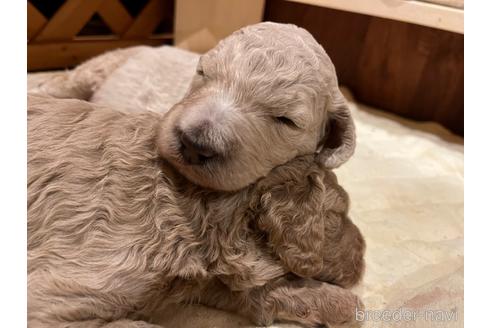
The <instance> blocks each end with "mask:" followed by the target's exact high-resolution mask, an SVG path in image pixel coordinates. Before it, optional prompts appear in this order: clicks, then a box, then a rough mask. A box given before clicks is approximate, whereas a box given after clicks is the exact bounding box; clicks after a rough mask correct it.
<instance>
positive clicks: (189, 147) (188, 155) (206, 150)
mask: <svg viewBox="0 0 492 328" xmlns="http://www.w3.org/2000/svg"><path fill="white" fill-rule="evenodd" d="M178 135H179V141H180V144H181V145H180V152H181V155H182V156H183V159H184V160H185V162H186V163H187V164H190V165H203V164H205V163H206V162H208V161H210V160H211V159H213V158H215V157H217V156H218V151H217V150H215V149H214V148H213V147H212V146H210V145H206V144H204V143H203V142H200V141H199V140H198V139H199V137H198V138H197V136H196V133H187V132H185V131H179V132H178Z"/></svg>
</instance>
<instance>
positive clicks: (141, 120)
mask: <svg viewBox="0 0 492 328" xmlns="http://www.w3.org/2000/svg"><path fill="white" fill-rule="evenodd" d="M158 119H159V117H158V116H157V115H156V114H153V113H150V112H145V113H139V114H123V113H120V112H118V111H115V110H112V109H109V108H104V107H100V106H97V105H94V104H91V103H87V102H84V101H79V100H63V99H53V98H42V97H36V96H29V97H28V142H27V149H28V190H27V192H28V195H27V196H28V204H27V205H28V249H29V250H33V249H34V248H37V247H40V246H41V245H42V244H43V243H45V242H46V241H47V240H48V239H50V238H57V236H58V235H60V236H64V238H65V242H66V243H68V244H72V245H77V244H80V243H81V242H82V241H81V240H76V239H77V238H83V236H84V231H78V232H77V233H76V232H75V230H77V229H82V230H83V228H82V227H83V226H87V227H88V226H90V224H91V222H92V221H94V220H97V218H98V217H99V218H100V217H109V218H110V219H114V218H116V217H122V216H127V217H129V216H131V215H130V212H131V211H132V202H133V201H134V200H135V198H138V196H139V191H138V190H135V186H142V187H148V188H147V189H145V190H142V191H140V192H141V193H142V197H145V196H146V195H147V194H152V193H153V191H152V188H153V186H155V180H156V177H157V176H158V175H159V174H160V173H159V172H160V170H159V168H158V166H159V156H158V153H157V149H156V147H155V142H154V139H155V133H156V125H157V122H158ZM109 205H111V206H112V207H113V208H115V207H117V206H119V209H120V210H121V212H120V213H113V212H109V213H108V211H110V210H111V209H110V206H109ZM123 213H125V214H123ZM92 223H93V222H92ZM72 237H73V238H74V240H69V239H70V238H72ZM65 242H64V243H65Z"/></svg>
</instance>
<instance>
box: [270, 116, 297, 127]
mask: <svg viewBox="0 0 492 328" xmlns="http://www.w3.org/2000/svg"><path fill="white" fill-rule="evenodd" d="M275 120H276V121H277V122H279V123H280V124H284V125H287V126H290V127H292V128H298V126H297V124H296V123H295V122H294V121H292V120H291V119H290V118H288V117H286V116H275Z"/></svg>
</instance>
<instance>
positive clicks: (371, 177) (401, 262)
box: [28, 47, 463, 328]
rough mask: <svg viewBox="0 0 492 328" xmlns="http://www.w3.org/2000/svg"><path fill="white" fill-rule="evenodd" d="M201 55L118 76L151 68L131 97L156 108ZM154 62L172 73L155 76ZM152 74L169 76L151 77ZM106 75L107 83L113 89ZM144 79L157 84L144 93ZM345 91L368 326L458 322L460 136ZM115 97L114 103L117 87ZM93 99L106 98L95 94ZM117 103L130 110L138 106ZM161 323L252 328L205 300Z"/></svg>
mask: <svg viewBox="0 0 492 328" xmlns="http://www.w3.org/2000/svg"><path fill="white" fill-rule="evenodd" d="M140 55H142V56H143V55H145V53H144V52H142V53H140ZM197 59H198V55H196V54H193V53H190V52H185V51H182V50H179V49H177V48H172V47H161V51H160V55H159V56H156V57H155V58H154V61H155V64H156V66H153V67H136V66H132V60H131V59H130V60H129V61H128V62H127V63H126V64H125V65H123V67H121V68H120V71H119V72H115V74H113V77H114V78H117V74H129V73H131V71H132V70H135V69H139V70H147V71H148V74H147V76H148V77H147V80H146V81H135V95H134V100H135V101H138V98H139V97H146V101H148V99H152V100H153V102H150V105H149V108H148V109H149V110H153V111H157V112H159V111H161V110H164V109H165V108H167V106H171V105H172V104H173V103H174V102H176V101H177V100H178V99H179V98H180V97H182V96H183V94H184V93H185V92H186V88H187V83H188V82H189V80H190V78H191V75H192V74H193V71H194V68H195V64H196V61H197ZM156 69H158V70H161V71H163V72H166V74H152V73H153V72H155V70H156ZM53 74H58V73H56V72H54V73H36V74H29V75H28V90H29V89H33V88H35V87H36V86H37V85H38V84H39V83H41V82H42V81H43V80H44V79H46V78H47V77H49V76H51V75H53ZM154 76H161V77H162V76H165V78H164V79H161V80H159V81H154V80H153V79H154ZM109 80H111V79H108V81H107V84H106V85H103V86H102V88H108V87H109V86H110V85H111V86H112V87H114V84H113V83H112V82H111V81H109ZM113 82H114V81H113ZM142 84H149V85H156V87H155V88H151V89H147V90H146V92H139V89H138V86H140V87H141V86H142ZM102 88H101V89H102ZM106 91H107V90H106ZM345 91H346V92H345V94H346V96H347V98H348V99H349V103H350V107H351V110H352V112H353V117H354V120H355V123H356V127H357V148H356V152H355V155H354V156H353V158H352V159H351V160H349V162H348V163H346V164H345V165H343V166H342V167H341V168H339V169H337V170H336V174H337V175H338V177H339V181H340V183H341V184H342V185H343V187H344V188H345V189H346V190H347V191H348V193H349V195H350V197H351V211H350V215H351V218H352V220H353V221H354V223H355V224H356V225H357V226H358V227H359V228H360V229H361V231H362V233H363V235H364V236H365V238H366V242H367V252H366V261H367V269H366V274H365V278H364V280H363V283H362V284H361V285H360V286H358V287H357V288H356V289H355V291H356V292H357V293H358V294H359V295H360V296H361V297H362V299H363V301H364V303H365V305H366V309H365V311H364V312H360V313H359V314H358V315H359V318H360V319H362V318H365V319H366V320H365V323H364V327H418V328H425V327H461V326H463V139H462V138H460V137H457V136H455V135H452V134H451V133H449V132H448V131H447V130H445V129H444V128H442V127H441V126H439V125H437V124H434V123H417V122H412V121H408V120H404V119H401V118H398V117H396V116H393V115H390V114H386V113H384V112H382V111H379V110H377V109H372V108H369V107H367V106H364V105H362V104H359V103H357V102H356V101H355V100H354V99H352V97H351V96H350V94H349V92H348V91H347V90H345ZM114 97H115V99H114V101H113V105H114V103H115V102H117V97H118V95H117V93H116V92H115V95H114ZM92 101H95V102H101V101H100V100H98V96H97V93H96V94H95V95H94V98H93V99H92ZM118 106H119V107H121V109H122V110H131V108H132V103H131V102H128V103H121V104H118ZM383 310H386V312H382V311H383ZM154 321H155V322H158V323H160V324H162V325H163V326H164V327H182V328H192V327H193V328H194V327H216V328H226V327H227V328H231V327H251V323H249V322H248V321H247V320H246V319H244V318H241V317H239V316H236V315H233V314H230V313H226V312H222V311H218V310H215V309H209V308H205V307H203V306H199V305H187V306H182V307H180V308H175V309H174V308H173V309H169V308H168V309H166V311H162V312H160V313H159V314H158V315H156V317H155V318H154ZM274 327H294V326H293V325H289V324H276V325H274Z"/></svg>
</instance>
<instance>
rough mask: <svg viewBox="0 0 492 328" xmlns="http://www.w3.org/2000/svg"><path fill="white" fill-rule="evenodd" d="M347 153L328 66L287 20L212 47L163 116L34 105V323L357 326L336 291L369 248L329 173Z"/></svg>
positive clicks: (349, 281) (346, 300)
mask: <svg viewBox="0 0 492 328" xmlns="http://www.w3.org/2000/svg"><path fill="white" fill-rule="evenodd" d="M120 54H122V52H121V53H120ZM123 57H124V56H123ZM123 57H122V58H123ZM89 63H90V62H89ZM89 63H87V64H89ZM87 64H86V65H87ZM110 66H111V65H105V66H104V67H105V68H108V67H110ZM115 66H117V65H116V64H115ZM81 67H82V66H81ZM93 67H94V66H93ZM89 68H90V67H89ZM76 71H77V70H76ZM76 71H73V72H72V73H74V72H76ZM102 71H104V70H102ZM102 71H101V70H95V71H93V72H92V73H93V74H92V75H94V74H95V75H97V74H100V73H101V72H102ZM78 72H80V70H79V71H78ZM87 72H90V70H86V71H85V73H84V74H85V75H83V74H79V75H78V76H79V80H77V78H75V76H76V75H74V74H68V75H67V76H66V77H64V79H66V80H65V82H67V83H65V86H66V87H67V88H66V90H68V91H69V92H71V93H72V96H80V95H81V94H83V93H85V94H90V90H94V88H96V87H97V83H98V82H97V81H98V80H100V79H101V76H99V77H97V78H96V79H93V78H90V76H91V74H88V73H87ZM109 72H110V70H109V69H108V70H107V71H104V72H103V73H101V74H108V73H109ZM81 76H87V77H89V78H88V79H87V80H84V79H83V78H82V79H80V77H81ZM91 79H92V80H91ZM74 81H75V82H74ZM77 81H78V82H77ZM84 81H85V82H84ZM94 81H96V82H94ZM71 82H74V84H73V85H76V86H77V87H76V88H73V87H71V84H70V83H71ZM86 82H87V83H86ZM49 87H50V86H49V84H48V85H47V86H46V88H47V89H48V90H49ZM60 90H61V89H60ZM87 90H89V92H88V93H87ZM63 92H65V91H63ZM63 92H62V93H63ZM66 94H68V93H65V95H66ZM62 96H63V95H62ZM353 148H354V129H353V123H352V120H351V118H350V114H349V111H348V109H347V107H346V103H345V100H344V99H343V96H342V95H341V94H340V92H339V90H338V86H337V81H336V75H335V72H334V68H333V66H332V64H331V62H330V60H329V58H328V56H327V55H326V53H325V52H324V51H323V49H322V48H321V47H320V46H319V45H318V44H317V43H316V41H315V40H314V39H313V38H312V37H311V36H310V35H309V33H307V32H306V31H305V30H302V29H299V28H297V27H295V26H292V25H281V24H272V23H264V24H258V25H255V26H251V27H247V28H244V29H242V30H240V31H238V32H236V33H234V34H233V35H232V36H231V37H229V38H227V39H225V40H224V41H222V42H221V43H220V44H219V45H218V46H217V47H216V48H215V49H213V50H211V51H210V52H209V53H207V54H206V55H204V56H202V58H201V61H200V64H199V67H198V70H197V75H196V77H195V78H194V80H193V83H192V85H191V87H190V90H189V92H188V93H187V95H186V96H185V98H184V99H183V101H181V102H180V103H178V104H177V105H176V106H174V107H173V108H172V109H171V110H170V111H168V112H167V113H166V114H165V115H164V116H162V117H159V116H158V115H157V114H153V113H150V112H143V113H121V112H118V111H115V110H112V109H108V108H104V107H99V106H95V105H92V104H89V103H85V102H82V101H77V100H54V99H49V98H37V97H35V98H31V99H30V102H29V136H28V157H29V158H28V169H29V171H28V172H29V177H28V261H29V263H28V273H29V278H28V283H29V295H28V303H29V322H30V325H31V326H50V327H52V326H57V325H59V326H84V327H86V326H102V325H108V326H121V327H127V326H151V324H149V323H146V322H145V321H138V320H139V319H143V320H145V319H147V318H148V317H149V316H150V315H151V313H152V311H154V310H155V308H156V307H157V306H159V305H162V304H166V303H176V302H191V301H200V302H201V303H203V304H207V305H211V306H215V307H218V308H222V309H229V310H233V311H236V312H239V313H242V314H245V315H247V316H248V317H250V318H251V319H252V320H254V321H255V322H258V323H263V324H267V323H271V322H272V321H273V320H275V319H280V320H294V321H297V322H300V323H303V324H307V325H314V324H329V323H343V322H347V321H351V320H352V319H353V316H354V313H355V307H356V306H361V304H360V301H359V300H358V298H357V297H356V296H355V295H353V294H352V293H350V292H349V291H348V290H345V289H343V288H341V287H338V286H335V285H333V284H339V285H341V286H350V285H353V284H354V283H355V282H356V281H357V280H359V278H360V275H361V272H362V268H363V260H362V256H363V251H364V243H363V239H362V237H361V236H360V233H359V231H358V230H357V229H356V228H355V226H353V224H352V223H351V222H350V220H348V218H347V217H346V211H347V206H348V204H347V197H346V195H345V193H344V192H343V191H342V190H341V189H340V188H338V187H334V186H336V181H335V180H333V179H334V178H333V175H332V174H331V173H330V172H327V168H333V167H336V166H338V165H340V164H341V163H343V162H344V161H345V160H346V159H348V158H349V157H350V156H351V154H352V152H353ZM304 155H305V156H304ZM299 156H300V157H299ZM295 158H297V159H295ZM294 159H295V160H294ZM289 161H291V162H290V163H289V164H287V165H285V166H281V167H279V168H278V169H275V170H274V171H272V169H273V168H275V167H277V166H279V165H281V164H285V163H287V162H289ZM282 168H283V169H282ZM303 172H311V173H309V174H304V173H303ZM269 173H270V174H269ZM267 175H268V176H267ZM264 176H267V177H266V178H264V179H262V180H260V181H258V182H257V183H254V182H255V181H257V180H258V179H261V178H262V177H264ZM285 176H291V177H292V178H291V179H290V180H289V179H284V178H285ZM278 177H281V180H276V179H279V178H278ZM296 179H297V180H298V181H299V183H292V184H290V183H289V181H295V180H296ZM280 181H283V182H282V183H279V182H280ZM296 188H297V190H296ZM280 190H287V192H279V191H280ZM304 195H309V197H308V196H304ZM313 199H315V200H319V202H317V201H316V202H313V201H312V200H313ZM282 203H285V204H282ZM277 204H278V205H277ZM289 207H290V208H291V211H290V213H288V212H286V210H287V209H288V208H289ZM306 213H307V214H308V215H307V216H305V217H304V218H303V217H301V215H306ZM303 219H304V221H303ZM289 222H290V223H289ZM255 223H256V224H257V226H258V227H259V228H260V229H256V228H255ZM314 227H317V228H319V229H314ZM260 230H264V231H265V232H267V237H266V236H265V235H263V233H261V231H260ZM321 231H324V232H325V233H320V232H321ZM307 236H314V237H313V238H311V237H310V238H306V237H307ZM265 238H268V243H269V245H270V246H271V247H268V246H267V245H266V244H265ZM307 240H308V241H307ZM303 254H308V256H303ZM288 271H293V272H295V273H297V274H298V275H300V276H303V277H315V278H317V279H320V280H325V281H330V282H331V283H332V284H329V283H326V282H320V281H316V280H312V279H308V278H295V277H294V278H293V277H291V276H290V275H288V274H287V272H288ZM286 274H287V275H286Z"/></svg>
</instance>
